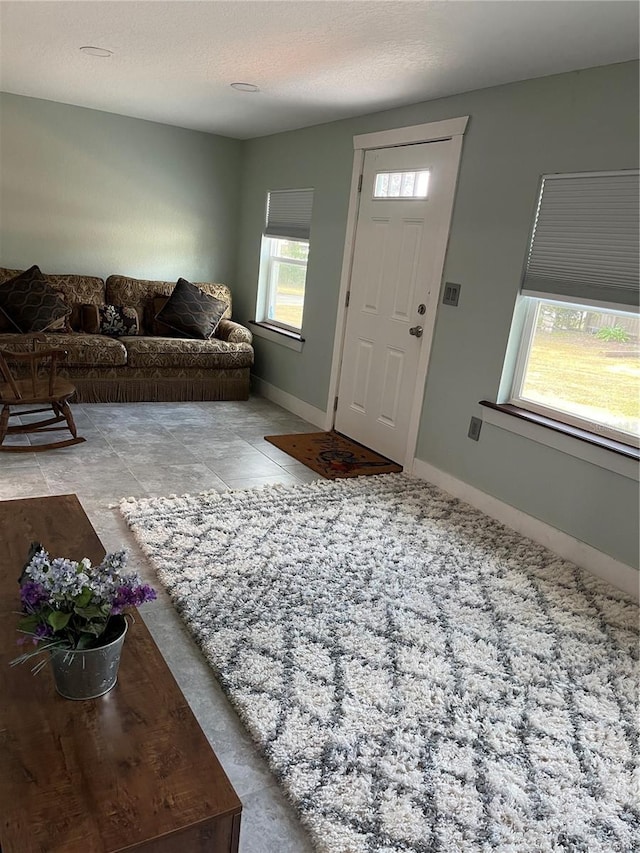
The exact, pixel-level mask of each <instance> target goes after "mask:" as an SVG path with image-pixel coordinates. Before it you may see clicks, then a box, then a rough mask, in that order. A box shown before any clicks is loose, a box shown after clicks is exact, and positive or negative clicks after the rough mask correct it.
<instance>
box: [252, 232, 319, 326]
mask: <svg viewBox="0 0 640 853" xmlns="http://www.w3.org/2000/svg"><path fill="white" fill-rule="evenodd" d="M308 257H309V243H308V242H307V241H306V240H285V239H280V238H276V237H263V252H262V259H263V260H262V264H261V270H260V275H261V278H263V280H264V283H265V286H264V288H263V292H264V303H263V306H262V312H261V314H262V316H261V317H259V319H261V320H263V321H265V320H266V321H267V322H269V323H272V324H273V325H276V326H281V327H282V328H284V329H290V330H292V331H297V332H299V331H300V330H301V329H302V314H303V309H304V290H305V282H306V278H307V260H308Z"/></svg>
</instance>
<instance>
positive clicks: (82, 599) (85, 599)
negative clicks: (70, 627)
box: [74, 586, 91, 613]
mask: <svg viewBox="0 0 640 853" xmlns="http://www.w3.org/2000/svg"><path fill="white" fill-rule="evenodd" d="M74 601H75V603H76V613H77V612H79V611H78V608H80V607H86V606H87V604H88V603H89V602H90V601H91V590H90V589H88V588H87V587H86V586H85V588H84V589H83V590H82V592H81V593H80V595H76V597H75V599H74Z"/></svg>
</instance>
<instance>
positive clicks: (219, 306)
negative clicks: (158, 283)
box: [155, 278, 227, 339]
mask: <svg viewBox="0 0 640 853" xmlns="http://www.w3.org/2000/svg"><path fill="white" fill-rule="evenodd" d="M226 310H227V303H226V302H223V301H222V300H221V299H216V298H215V296H209V295H208V294H207V293H205V292H204V291H202V290H200V288H199V287H196V286H195V284H191V282H190V281H187V280H186V279H184V278H179V279H178V283H177V284H176V286H175V287H174V289H173V292H172V294H171V296H170V297H169V299H168V300H167V301H166V303H165V305H164V307H163V308H162V309H161V310H160V311H159V312H158V313H157V314H156V316H155V319H156V320H157V321H159V322H161V323H166V325H167V326H170V327H171V328H172V329H175V330H176V331H177V332H180V334H181V335H183V336H184V337H187V338H203V339H206V338H210V337H211V335H212V334H213V333H214V332H215V330H216V326H217V325H218V323H219V322H220V320H221V319H222V315H223V314H224V312H225V311H226Z"/></svg>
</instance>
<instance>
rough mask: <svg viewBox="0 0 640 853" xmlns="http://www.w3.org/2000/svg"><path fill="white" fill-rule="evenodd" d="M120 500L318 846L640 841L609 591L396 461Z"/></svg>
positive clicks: (620, 638)
mask: <svg viewBox="0 0 640 853" xmlns="http://www.w3.org/2000/svg"><path fill="white" fill-rule="evenodd" d="M121 511H122V513H123V514H124V516H125V518H126V519H127V521H128V522H129V524H130V526H131V528H132V529H133V531H134V533H135V535H136V538H137V539H138V541H139V542H140V544H141V545H142V547H143V549H144V551H145V552H146V554H147V555H148V556H149V557H150V558H151V560H152V562H153V563H154V565H155V567H156V569H157V572H158V576H159V578H160V580H161V581H162V583H163V584H164V585H165V586H166V587H167V589H168V590H169V593H170V594H171V597H172V599H173V601H174V603H175V606H176V608H177V610H178V612H179V613H180V614H181V616H182V617H183V619H184V620H185V622H186V623H187V625H188V626H189V628H190V629H191V631H192V632H193V635H194V637H195V639H196V641H197V642H198V643H199V645H200V646H201V648H202V650H203V652H204V654H205V655H206V657H207V658H208V660H209V661H210V663H211V665H212V667H213V668H214V670H215V672H216V675H217V677H218V679H219V681H220V683H221V685H222V687H223V688H224V690H225V691H226V693H227V695H228V696H229V698H230V700H231V702H232V703H233V704H234V706H235V707H236V709H237V711H238V713H239V714H240V716H241V718H242V719H243V721H244V723H245V724H246V726H247V727H248V729H249V730H250V732H251V734H252V735H253V737H254V738H255V740H256V742H257V743H258V744H259V746H260V748H261V749H262V751H263V753H264V755H265V756H266V758H267V761H268V762H269V765H270V767H271V769H272V771H273V772H274V773H275V775H276V776H277V777H278V779H279V780H280V782H281V783H282V785H283V786H284V788H285V790H286V792H287V794H288V796H289V797H290V799H291V801H292V802H293V803H294V805H295V806H296V808H297V809H298V812H299V814H300V817H301V819H302V821H303V823H304V824H305V826H306V827H307V829H308V831H309V833H310V835H311V838H312V840H313V842H314V845H315V847H316V849H317V850H318V851H322V853H427V851H428V853H435V851H439V853H457V851H474V853H475V851H496V850H497V851H513V853H523V852H524V851H530V853H542V851H566V853H574V851H575V853H578V851H584V853H614V851H621V852H622V851H624V853H631V851H632V850H638V849H640V846H639V845H640V815H639V809H638V778H639V777H638V767H637V763H638V701H637V700H638V696H637V690H638V665H637V659H638V632H637V625H638V608H637V606H636V605H635V604H634V603H633V602H632V601H631V600H630V599H629V598H627V597H626V596H625V595H624V593H621V592H619V591H617V590H616V589H614V588H613V587H610V586H608V585H607V584H606V583H604V582H602V581H600V580H598V579H597V578H595V577H592V576H591V575H589V574H588V573H586V572H583V571H581V570H579V569H577V568H576V567H575V566H573V565H571V564H569V563H567V562H564V561H563V560H561V559H560V558H558V557H556V556H555V555H553V554H552V553H550V552H549V551H547V550H545V549H544V548H542V547H539V546H538V545H536V544H534V543H532V542H531V541H529V540H527V539H524V538H523V537H521V536H520V535H518V534H517V533H514V532H513V531H511V530H509V529H508V528H505V527H503V526H501V525H500V524H498V523H497V522H494V521H493V520H491V519H489V518H487V517H486V516H484V515H482V514H481V513H479V512H477V511H475V510H474V509H472V508H471V507H469V506H468V505H466V504H464V503H462V502H461V501H458V500H457V499H455V498H452V497H450V496H448V495H446V494H445V493H443V492H441V491H439V490H438V489H436V488H435V487H433V486H430V485H429V484H427V483H425V482H423V481H420V480H415V479H411V478H409V477H407V476H405V475H402V474H396V475H384V476H378V477H362V478H358V479H351V480H337V481H320V482H317V483H312V484H309V485H300V486H294V487H270V488H265V489H260V490H253V489H252V490H247V491H236V492H227V493H224V494H217V493H207V494H202V495H195V496H183V497H175V496H173V497H169V498H159V499H150V500H133V499H131V500H125V501H123V502H122V504H121Z"/></svg>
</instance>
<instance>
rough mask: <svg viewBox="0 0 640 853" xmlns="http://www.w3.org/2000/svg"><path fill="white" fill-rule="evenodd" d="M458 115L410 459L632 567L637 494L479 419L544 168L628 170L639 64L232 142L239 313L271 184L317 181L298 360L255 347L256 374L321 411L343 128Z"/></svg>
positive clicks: (251, 290) (498, 363)
mask: <svg viewBox="0 0 640 853" xmlns="http://www.w3.org/2000/svg"><path fill="white" fill-rule="evenodd" d="M462 115H469V116H470V117H471V118H470V121H469V125H468V129H467V133H466V135H465V141H464V147H463V151H462V162H461V170H460V180H459V185H458V192H457V197H456V203H455V209H454V215H453V223H452V229H451V238H450V243H449V250H448V254H447V260H446V265H445V271H444V278H445V279H447V280H450V281H456V282H460V283H461V284H462V294H461V298H460V305H459V307H458V308H449V307H446V306H439V308H438V316H437V321H436V332H435V338H434V343H433V351H432V357H431V363H430V368H429V375H428V379H427V386H426V393H425V399H424V408H423V413H422V419H421V424H420V433H419V438H418V447H417V456H418V458H419V459H421V460H424V461H426V462H428V463H430V464H432V465H435V466H436V467H437V468H440V469H441V470H443V471H446V472H448V473H450V474H452V475H453V476H455V477H457V478H459V479H461V480H463V481H465V482H467V483H470V484H471V485H473V486H475V487H477V488H479V489H481V490H482V491H484V492H487V493H489V494H492V495H494V496H495V497H497V498H499V499H500V500H503V501H506V502H507V503H509V504H511V505H513V506H515V507H516V508H518V509H521V510H523V511H524V512H527V513H529V514H531V515H533V516H535V517H537V518H539V519H541V520H543V521H546V522H548V523H549V524H551V525H553V526H554V527H557V528H559V529H560V530H564V531H565V532H567V533H569V534H570V535H572V536H574V537H576V538H577V539H580V540H582V541H584V542H587V543H588V544H590V545H593V546H594V547H596V548H598V549H600V550H601V551H603V552H605V553H607V554H610V555H611V556H613V557H615V558H617V559H619V560H622V561H623V562H625V563H627V564H629V565H633V566H637V565H638V510H639V507H638V485H637V483H636V482H635V481H633V480H630V479H627V478H625V477H622V476H620V475H617V474H613V473H610V472H608V471H605V470H603V469H602V468H598V467H596V466H594V465H591V464H589V463H586V462H583V461H581V460H579V459H576V458H574V457H571V456H567V455H566V454H563V453H560V452H558V451H556V450H552V449H551V448H548V447H545V446H542V445H539V444H535V443H534V442H532V441H529V440H527V439H525V438H521V437H519V436H517V435H514V434H511V433H508V432H505V431H504V430H499V429H497V428H495V427H492V426H491V425H489V424H485V425H484V427H483V431H482V435H481V439H480V441H479V442H478V443H476V442H472V441H470V440H469V439H468V438H467V429H468V425H469V418H470V416H471V415H473V414H480V410H479V407H478V405H477V403H478V401H479V400H480V399H483V398H488V399H495V398H496V394H497V390H498V386H499V382H500V375H501V372H502V366H503V361H504V354H505V349H506V346H507V339H508V336H509V329H510V324H511V317H512V312H513V307H514V302H515V299H516V294H517V292H518V287H519V282H520V275H521V270H522V263H523V259H524V253H525V249H526V245H527V238H528V235H529V230H530V225H531V217H532V212H533V207H534V202H535V198H536V192H537V188H538V181H539V176H540V175H541V174H543V173H547V172H573V171H583V170H600V169H602V170H607V169H625V168H637V166H638V64H637V63H635V62H632V63H622V64H619V65H612V66H607V67H602V68H594V69H588V70H586V71H580V72H575V73H571V74H563V75H557V76H553V77H546V78H540V79H536V80H530V81H526V82H523V83H515V84H512V85H508V86H500V87H495V88H492V89H484V90H479V91H476V92H470V93H467V94H464V95H459V96H455V97H450V98H444V99H441V100H437V101H432V102H428V103H423V104H416V105H413V106H410V107H403V108H400V109H395V110H390V111H387V112H383V113H377V114H374V115H367V116H362V117H360V118H355V119H349V120H345V121H340V122H335V123H332V124H327V125H320V126H317V127H312V128H306V129H304V130H299V131H292V132H289V133H282V134H277V135H274V136H270V137H264V138H261V139H256V140H251V141H248V142H245V143H244V158H243V169H242V182H243V192H242V220H241V222H242V225H241V228H240V234H241V239H240V243H239V252H238V268H237V271H238V275H237V282H236V288H235V291H234V297H235V305H236V312H235V313H236V315H237V316H239V318H240V319H244V320H247V319H251V318H253V316H254V312H255V299H256V282H257V278H258V260H259V247H260V234H261V228H262V220H263V216H264V203H265V196H266V193H267V191H268V190H270V189H278V188H284V187H309V186H312V187H315V198H314V211H313V222H312V233H311V251H310V259H309V269H308V276H307V297H306V304H305V315H304V335H305V338H306V343H305V346H304V350H303V351H302V352H301V353H296V352H294V351H292V350H289V349H285V348H284V347H282V346H279V345H278V344H274V343H270V342H267V341H265V340H257V341H256V369H255V372H256V374H257V375H258V376H260V377H261V378H263V379H265V380H266V381H268V382H269V383H271V384H273V385H275V386H276V387H278V388H280V389H282V390H283V391H286V392H287V393H289V394H292V395H293V396H295V397H298V398H299V399H301V400H304V401H305V402H307V403H310V404H311V405H313V406H316V407H318V408H320V409H322V410H325V409H326V407H327V394H328V385H329V375H330V370H331V354H332V347H333V338H334V332H335V318H336V311H337V301H338V291H339V283H340V271H341V266H342V253H343V248H344V237H345V227H346V216H347V208H348V202H349V187H350V177H351V168H352V163H353V148H352V138H353V136H354V134H359V133H368V132H372V131H377V130H386V129H389V128H393V127H401V126H405V125H412V124H420V123H423V122H429V121H437V120H441V119H447V118H452V117H455V116H462Z"/></svg>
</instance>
